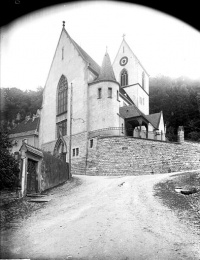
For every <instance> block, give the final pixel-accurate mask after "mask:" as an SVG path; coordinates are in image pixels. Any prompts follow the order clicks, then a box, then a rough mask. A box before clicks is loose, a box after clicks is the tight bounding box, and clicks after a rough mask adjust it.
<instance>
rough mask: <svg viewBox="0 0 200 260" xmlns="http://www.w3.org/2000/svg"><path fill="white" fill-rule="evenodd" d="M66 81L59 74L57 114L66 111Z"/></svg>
mask: <svg viewBox="0 0 200 260" xmlns="http://www.w3.org/2000/svg"><path fill="white" fill-rule="evenodd" d="M67 98H68V83H67V79H66V77H65V76H63V75H62V76H61V78H60V80H59V83H58V106H57V114H58V115H59V114H62V113H64V112H67Z"/></svg>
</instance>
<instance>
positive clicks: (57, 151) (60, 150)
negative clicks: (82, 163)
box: [53, 136, 67, 162]
mask: <svg viewBox="0 0 200 260" xmlns="http://www.w3.org/2000/svg"><path fill="white" fill-rule="evenodd" d="M53 154H54V156H56V157H57V158H60V159H61V160H63V161H64V162H66V159H67V158H66V156H67V145H66V142H65V140H64V138H63V137H61V136H60V137H59V138H58V140H57V141H56V144H55V147H54V151H53Z"/></svg>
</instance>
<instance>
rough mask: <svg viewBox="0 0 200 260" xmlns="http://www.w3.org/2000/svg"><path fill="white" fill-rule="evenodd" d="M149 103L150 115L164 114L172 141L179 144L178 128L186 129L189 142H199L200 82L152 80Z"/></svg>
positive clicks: (166, 78) (170, 79)
mask: <svg viewBox="0 0 200 260" xmlns="http://www.w3.org/2000/svg"><path fill="white" fill-rule="evenodd" d="M149 100H150V101H149V103H150V104H149V105H150V113H156V112H159V111H161V110H162V111H163V115H164V121H165V123H166V126H167V137H168V139H169V140H171V141H175V140H176V134H177V128H178V126H184V130H185V138H186V139H190V140H195V141H198V140H200V81H195V80H190V79H188V78H185V77H181V78H178V79H172V78H169V77H165V76H159V77H157V78H151V79H150V93H149Z"/></svg>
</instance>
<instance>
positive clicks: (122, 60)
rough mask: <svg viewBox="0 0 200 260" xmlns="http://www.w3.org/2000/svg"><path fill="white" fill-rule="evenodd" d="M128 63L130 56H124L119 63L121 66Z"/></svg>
mask: <svg viewBox="0 0 200 260" xmlns="http://www.w3.org/2000/svg"><path fill="white" fill-rule="evenodd" d="M127 63H128V58H127V57H122V58H121V60H120V62H119V64H120V65H121V66H125V65H126V64H127Z"/></svg>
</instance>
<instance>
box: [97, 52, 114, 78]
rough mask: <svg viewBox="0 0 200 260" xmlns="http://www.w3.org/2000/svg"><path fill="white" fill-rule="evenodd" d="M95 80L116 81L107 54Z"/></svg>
mask: <svg viewBox="0 0 200 260" xmlns="http://www.w3.org/2000/svg"><path fill="white" fill-rule="evenodd" d="M97 80H112V81H116V78H115V74H114V71H113V68H112V65H111V61H110V56H109V54H108V53H107V51H106V53H105V55H104V58H103V62H102V66H101V70H100V74H99V77H98V79H97Z"/></svg>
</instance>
